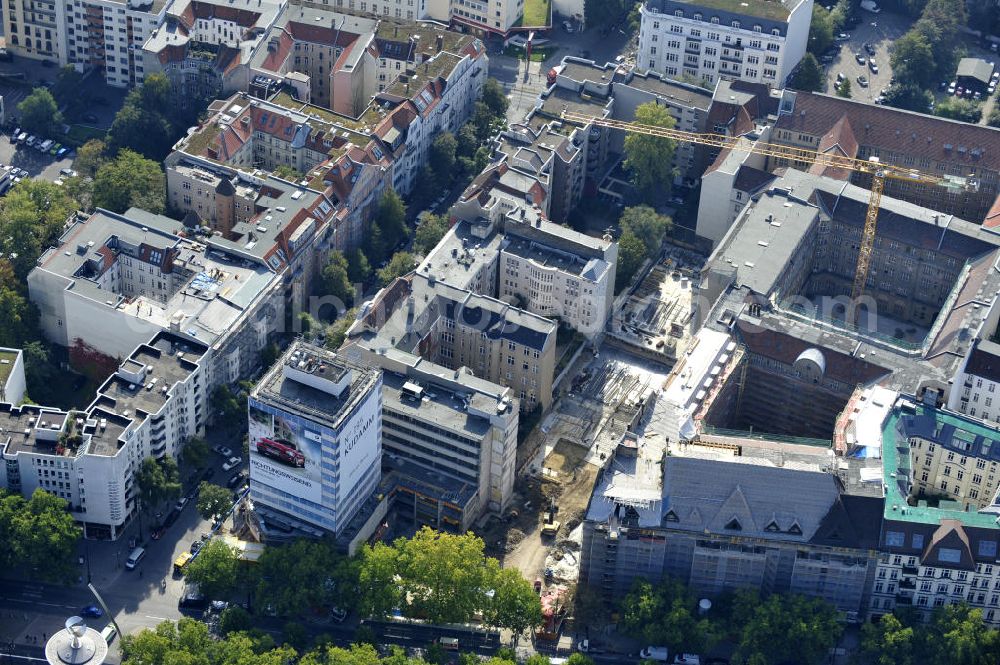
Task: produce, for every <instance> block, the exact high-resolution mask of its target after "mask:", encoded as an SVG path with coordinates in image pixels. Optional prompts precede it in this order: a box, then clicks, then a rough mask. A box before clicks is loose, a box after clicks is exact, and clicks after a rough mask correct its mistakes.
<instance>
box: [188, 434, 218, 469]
mask: <svg viewBox="0 0 1000 665" xmlns="http://www.w3.org/2000/svg"><path fill="white" fill-rule="evenodd" d="M211 452H212V451H211V450H209V448H208V441H206V440H205V439H203V438H201V437H200V436H193V437H191V438H190V439H188V441H187V443H185V444H184V450H183V451H182V453H181V454H182V455H183V456H184V462H185V463H186V464H188V465H190V466H192V467H194V468H196V469H203V468H205V467H206V466H207V464H208V458H209V456H210V454H211Z"/></svg>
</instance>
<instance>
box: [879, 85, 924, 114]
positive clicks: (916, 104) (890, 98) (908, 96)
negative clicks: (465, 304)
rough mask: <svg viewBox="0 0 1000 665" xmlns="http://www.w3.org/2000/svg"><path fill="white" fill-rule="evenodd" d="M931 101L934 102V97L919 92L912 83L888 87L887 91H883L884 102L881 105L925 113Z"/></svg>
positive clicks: (922, 91) (921, 91)
mask: <svg viewBox="0 0 1000 665" xmlns="http://www.w3.org/2000/svg"><path fill="white" fill-rule="evenodd" d="M932 101H934V97H933V96H932V95H931V93H929V92H928V91H926V90H921V89H920V88H919V87H917V86H916V85H913V84H912V83H910V84H902V83H896V84H893V85H891V86H889V89H888V90H886V91H885V101H884V102H883V103H884V104H885V105H886V106H894V107H896V108H898V109H906V110H907V111H917V112H918V113H927V111H928V110H929V109H930V105H931V102H932Z"/></svg>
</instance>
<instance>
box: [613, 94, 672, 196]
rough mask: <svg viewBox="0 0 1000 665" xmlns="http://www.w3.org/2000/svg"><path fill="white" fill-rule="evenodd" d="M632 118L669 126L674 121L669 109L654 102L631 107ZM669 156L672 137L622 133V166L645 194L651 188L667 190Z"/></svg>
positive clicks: (670, 127)
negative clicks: (623, 149)
mask: <svg viewBox="0 0 1000 665" xmlns="http://www.w3.org/2000/svg"><path fill="white" fill-rule="evenodd" d="M635 122H636V123H637V124H640V125H649V126H652V127H662V128H664V129H672V128H673V127H674V124H675V123H674V118H673V116H671V115H670V111H668V110H667V108H666V107H664V106H660V105H659V104H657V103H656V102H646V103H645V104H640V105H639V106H638V107H637V108H636V110H635ZM673 159H674V142H673V141H672V140H670V139H667V138H661V137H658V136H647V135H645V134H639V133H636V132H629V133H628V134H626V135H625V168H627V169H628V170H629V172H630V173H631V174H632V180H633V182H634V183H635V186H636V187H637V188H638V189H639V190H640V191H642V192H643V193H644V195H646V196H647V197H648V196H652V195H653V194H654V192H658V193H663V192H669V191H670V187H671V184H672V182H673V178H674V167H673Z"/></svg>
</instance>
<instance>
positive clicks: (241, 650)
mask: <svg viewBox="0 0 1000 665" xmlns="http://www.w3.org/2000/svg"><path fill="white" fill-rule="evenodd" d="M236 609H242V608H236ZM223 616H224V617H225V623H224V624H223V621H222V617H220V630H221V629H222V628H223V627H225V628H227V629H228V628H231V627H232V628H234V627H235V625H236V624H238V623H240V621H241V617H240V616H239V613H238V612H237V611H235V610H234V611H233V612H229V613H228V614H227V613H226V612H223ZM222 632H224V634H225V637H224V638H223V639H220V640H216V639H214V638H213V637H212V636H211V635H210V634H209V632H208V625H207V624H205V623H203V622H201V621H197V620H195V619H190V618H187V617H184V618H182V619H181V620H180V621H178V622H177V623H174V622H173V621H164V622H162V623H160V624H159V625H158V626H157V627H156V628H155V629H154V630H150V629H148V628H144V629H142V630H141V631H139V632H137V633H134V634H131V635H122V640H121V650H122V663H123V665H288V664H289V663H292V662H296V660H297V658H298V653H297V652H296V651H295V650H294V649H292V648H291V647H288V646H281V647H275V645H274V640H272V639H271V638H270V637H269V636H268V635H267V634H266V633H259V632H257V631H251V632H244V631H239V630H236V631H232V630H225V631H222ZM303 662H305V661H303Z"/></svg>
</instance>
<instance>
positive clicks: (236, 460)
mask: <svg viewBox="0 0 1000 665" xmlns="http://www.w3.org/2000/svg"><path fill="white" fill-rule="evenodd" d="M242 463H243V458H242V457H230V458H229V460H228V461H227V462H226V463H225V464H223V465H222V470H223V471H230V470H232V469H235V468H236V467H238V466H239V465H240V464H242Z"/></svg>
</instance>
